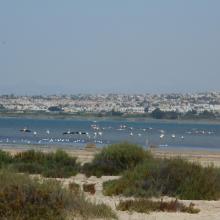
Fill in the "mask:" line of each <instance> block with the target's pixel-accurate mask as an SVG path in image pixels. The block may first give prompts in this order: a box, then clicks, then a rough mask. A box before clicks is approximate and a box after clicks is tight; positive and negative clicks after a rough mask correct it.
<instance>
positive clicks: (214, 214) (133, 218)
mask: <svg viewBox="0 0 220 220" xmlns="http://www.w3.org/2000/svg"><path fill="white" fill-rule="evenodd" d="M1 149H4V148H2V147H1ZM4 150H6V151H8V152H10V153H11V154H15V153H18V152H21V151H24V150H27V149H15V148H8V147H7V148H5V149H4ZM41 150H42V149H41ZM43 151H45V152H48V151H53V150H52V149H44V150H43ZM66 151H67V152H68V153H69V154H70V155H72V156H75V157H77V158H78V161H79V162H81V163H86V162H90V161H91V160H92V158H93V157H94V155H95V154H96V153H97V152H98V151H100V149H87V150H86V149H77V150H76V149H74V150H71V149H68V150H66ZM151 152H152V153H153V155H154V156H155V157H159V158H171V157H177V156H179V157H183V158H185V159H188V160H190V161H196V162H199V163H201V164H202V165H203V166H207V165H211V164H213V165H214V166H218V167H220V152H217V151H207V150H206V151H205V150H204V151H203V150H187V149H177V150H174V149H151ZM116 178H119V177H118V176H102V177H101V178H96V177H94V176H92V177H90V178H87V177H86V176H84V175H83V174H78V175H76V176H74V177H71V178H66V179H58V180H59V181H62V182H63V184H64V185H68V184H69V183H70V182H75V183H78V184H80V186H81V187H82V185H83V184H84V183H94V184H95V188H96V193H95V194H94V195H90V194H89V193H86V196H87V198H89V199H91V200H92V201H94V202H96V203H105V204H107V205H109V206H111V207H112V209H113V210H115V211H116V213H117V215H118V218H119V220H177V219H178V220H188V219H189V220H219V219H220V200H218V201H204V200H199V201H193V200H180V201H181V202H183V203H184V204H186V205H188V204H189V203H190V202H193V203H194V204H195V207H196V208H199V209H200V212H199V213H198V214H188V213H179V212H177V213H168V212H152V213H150V214H141V213H136V212H132V213H131V212H127V211H125V212H122V211H118V210H116V205H117V204H118V202H119V201H120V200H124V199H125V198H124V197H121V196H113V197H108V196H104V195H103V194H102V183H103V182H105V181H107V180H110V179H116ZM170 199H172V198H168V197H164V200H170Z"/></svg>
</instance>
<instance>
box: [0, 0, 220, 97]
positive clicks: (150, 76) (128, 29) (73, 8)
mask: <svg viewBox="0 0 220 220" xmlns="http://www.w3.org/2000/svg"><path fill="white" fill-rule="evenodd" d="M203 91H220V1H219V0H206V1H205V0H179V1H177V0H166V1H164V0H136V1H134V0H108V1H107V0H92V1H91V0H78V1H77V0H64V1H61V0H37V1H36V0H35V1H34V0H19V1H16V0H0V94H11V93H14V94H21V95H32V94H74V93H171V92H184V93H185V92H203Z"/></svg>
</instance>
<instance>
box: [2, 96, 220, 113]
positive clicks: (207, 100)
mask: <svg viewBox="0 0 220 220" xmlns="http://www.w3.org/2000/svg"><path fill="white" fill-rule="evenodd" d="M155 109H160V110H161V111H164V112H169V111H174V112H178V113H186V112H189V111H197V112H204V111H208V112H214V113H220V92H207V93H195V94H175V93H174V94H133V95H128V94H97V95H91V94H88V95H87V94H78V95H49V96H41V95H40V96H16V95H1V96H0V110H1V111H2V110H5V111H16V112H24V111H44V112H50V111H62V112H64V113H77V112H85V113H101V112H110V111H115V112H120V113H124V114H144V113H146V112H148V113H151V112H153V111H154V110H155Z"/></svg>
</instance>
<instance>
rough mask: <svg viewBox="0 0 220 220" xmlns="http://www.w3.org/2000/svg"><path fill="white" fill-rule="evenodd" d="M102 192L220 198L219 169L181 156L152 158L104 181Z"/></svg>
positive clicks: (143, 195)
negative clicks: (117, 177)
mask: <svg viewBox="0 0 220 220" xmlns="http://www.w3.org/2000/svg"><path fill="white" fill-rule="evenodd" d="M103 187H104V194H105V195H118V194H123V195H124V196H136V197H139V196H141V197H152V196H163V195H168V196H173V197H178V198H181V199H192V200H193V199H205V200H213V199H214V200H216V199H219V198H220V169H218V168H214V167H213V166H209V167H202V166H201V165H199V164H196V163H191V162H187V161H185V160H183V159H180V158H176V159H169V160H168V159H164V160H162V159H152V160H146V161H144V162H143V163H142V164H139V165H137V167H135V168H134V170H132V171H130V170H129V171H126V172H125V173H124V174H123V176H122V177H121V178H120V179H118V180H113V181H107V182H105V183H104V184H103Z"/></svg>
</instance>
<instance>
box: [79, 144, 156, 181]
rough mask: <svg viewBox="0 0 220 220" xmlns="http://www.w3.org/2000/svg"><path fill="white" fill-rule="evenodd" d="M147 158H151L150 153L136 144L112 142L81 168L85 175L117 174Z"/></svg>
mask: <svg viewBox="0 0 220 220" xmlns="http://www.w3.org/2000/svg"><path fill="white" fill-rule="evenodd" d="M147 158H152V156H151V154H150V153H149V152H147V151H145V150H144V149H143V148H142V147H140V146H138V145H136V144H131V143H127V142H123V143H119V144H112V145H110V146H108V147H105V148H103V149H102V151H101V152H100V153H98V154H96V155H95V157H94V159H93V161H92V162H91V163H86V164H84V166H83V169H82V170H83V172H84V173H85V174H86V175H87V176H91V175H95V176H97V177H100V176H102V175H118V174H120V173H121V172H122V171H124V170H128V169H129V170H130V169H133V168H134V167H135V166H136V165H137V164H138V163H140V162H143V161H144V160H145V159H147Z"/></svg>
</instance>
